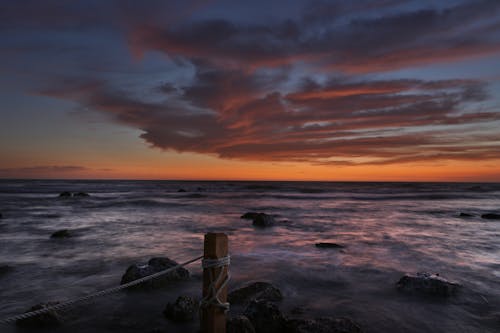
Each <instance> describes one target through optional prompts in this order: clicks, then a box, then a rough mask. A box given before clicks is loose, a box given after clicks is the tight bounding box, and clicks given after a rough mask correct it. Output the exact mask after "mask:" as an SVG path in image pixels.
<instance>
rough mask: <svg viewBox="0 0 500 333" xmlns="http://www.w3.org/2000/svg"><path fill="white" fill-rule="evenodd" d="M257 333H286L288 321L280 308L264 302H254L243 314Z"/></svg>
mask: <svg viewBox="0 0 500 333" xmlns="http://www.w3.org/2000/svg"><path fill="white" fill-rule="evenodd" d="M243 314H244V315H245V316H246V317H247V318H248V319H249V320H250V322H251V323H252V326H253V327H254V328H255V331H256V332H259V333H277V332H286V330H285V329H286V320H285V317H284V316H283V314H282V313H281V311H280V310H279V309H278V306H277V305H276V304H274V303H271V302H268V301H264V300H252V301H251V302H250V304H248V306H247V308H246V309H245V312H244V313H243Z"/></svg>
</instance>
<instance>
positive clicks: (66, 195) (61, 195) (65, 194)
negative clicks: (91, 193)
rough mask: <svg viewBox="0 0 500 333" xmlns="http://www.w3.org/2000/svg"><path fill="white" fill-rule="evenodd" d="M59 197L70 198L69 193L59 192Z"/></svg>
mask: <svg viewBox="0 0 500 333" xmlns="http://www.w3.org/2000/svg"><path fill="white" fill-rule="evenodd" d="M59 197H60V198H63V197H71V192H67V191H65V192H61V194H59Z"/></svg>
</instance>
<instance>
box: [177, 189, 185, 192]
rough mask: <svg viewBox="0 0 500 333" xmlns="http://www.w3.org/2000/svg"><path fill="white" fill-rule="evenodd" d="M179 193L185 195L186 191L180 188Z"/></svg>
mask: <svg viewBox="0 0 500 333" xmlns="http://www.w3.org/2000/svg"><path fill="white" fill-rule="evenodd" d="M177 192H179V193H184V192H186V190H185V189H183V188H180V189H178V190H177Z"/></svg>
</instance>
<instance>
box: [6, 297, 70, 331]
mask: <svg viewBox="0 0 500 333" xmlns="http://www.w3.org/2000/svg"><path fill="white" fill-rule="evenodd" d="M57 304H59V302H49V303H40V304H37V305H35V306H32V307H31V308H30V309H29V310H28V311H26V312H31V311H36V310H41V309H44V308H47V307H49V306H54V305H57ZM61 324H62V319H61V317H60V315H59V314H58V313H57V312H56V311H54V310H51V311H48V312H45V313H42V314H39V315H37V316H34V317H30V318H26V319H19V320H17V321H16V325H18V326H22V327H30V328H50V327H55V326H59V325H61Z"/></svg>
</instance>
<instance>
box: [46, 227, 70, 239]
mask: <svg viewBox="0 0 500 333" xmlns="http://www.w3.org/2000/svg"><path fill="white" fill-rule="evenodd" d="M71 236H72V235H71V233H70V232H69V230H68V229H62V230H58V231H56V232H54V233H53V234H52V235H50V238H68V237H71Z"/></svg>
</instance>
